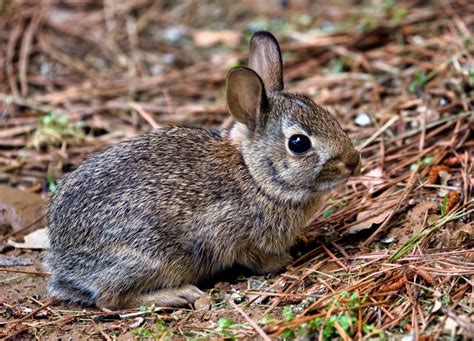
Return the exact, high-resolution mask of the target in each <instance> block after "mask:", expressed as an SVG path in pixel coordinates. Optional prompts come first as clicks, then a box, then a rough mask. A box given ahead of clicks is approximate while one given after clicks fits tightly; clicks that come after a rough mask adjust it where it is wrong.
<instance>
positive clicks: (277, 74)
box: [249, 31, 283, 93]
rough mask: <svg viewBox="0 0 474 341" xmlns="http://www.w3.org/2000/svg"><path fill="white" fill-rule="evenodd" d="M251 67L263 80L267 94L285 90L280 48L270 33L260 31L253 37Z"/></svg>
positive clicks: (251, 42) (251, 41)
mask: <svg viewBox="0 0 474 341" xmlns="http://www.w3.org/2000/svg"><path fill="white" fill-rule="evenodd" d="M249 67H250V68H251V69H252V70H255V71H256V72H257V74H258V75H259V76H260V77H261V78H262V80H263V84H265V89H266V90H267V92H269V93H270V92H274V91H282V90H283V65H282V60H281V52H280V46H279V45H278V41H277V40H276V38H275V37H274V36H273V35H272V34H271V33H270V32H266V31H260V32H256V33H255V34H254V35H253V36H252V39H251V40H250V57H249Z"/></svg>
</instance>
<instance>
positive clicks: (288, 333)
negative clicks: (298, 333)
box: [281, 329, 295, 340]
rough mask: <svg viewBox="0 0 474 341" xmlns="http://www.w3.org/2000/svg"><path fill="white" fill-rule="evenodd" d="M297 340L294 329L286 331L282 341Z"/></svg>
mask: <svg viewBox="0 0 474 341" xmlns="http://www.w3.org/2000/svg"><path fill="white" fill-rule="evenodd" d="M294 338H295V332H294V331H293V330H292V329H285V330H284V331H283V333H281V339H282V340H293V339H294Z"/></svg>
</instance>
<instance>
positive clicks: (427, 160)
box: [423, 156, 434, 165]
mask: <svg viewBox="0 0 474 341" xmlns="http://www.w3.org/2000/svg"><path fill="white" fill-rule="evenodd" d="M433 159H434V157H433V156H426V157H425V158H423V163H424V164H425V165H431V164H432V163H433Z"/></svg>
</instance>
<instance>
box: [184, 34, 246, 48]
mask: <svg viewBox="0 0 474 341" xmlns="http://www.w3.org/2000/svg"><path fill="white" fill-rule="evenodd" d="M192 36H193V40H194V44H196V46H199V47H209V46H213V45H216V44H219V43H221V44H223V45H226V46H230V47H233V46H237V45H239V44H240V32H238V31H230V30H226V31H208V30H200V31H198V30H196V31H194V32H193V33H192Z"/></svg>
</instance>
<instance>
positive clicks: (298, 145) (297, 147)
mask: <svg viewBox="0 0 474 341" xmlns="http://www.w3.org/2000/svg"><path fill="white" fill-rule="evenodd" d="M288 148H290V150H291V151H292V152H293V153H295V154H303V153H306V152H307V151H308V150H309V149H310V148H311V140H310V139H309V137H308V136H305V135H292V136H290V139H289V140H288Z"/></svg>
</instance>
